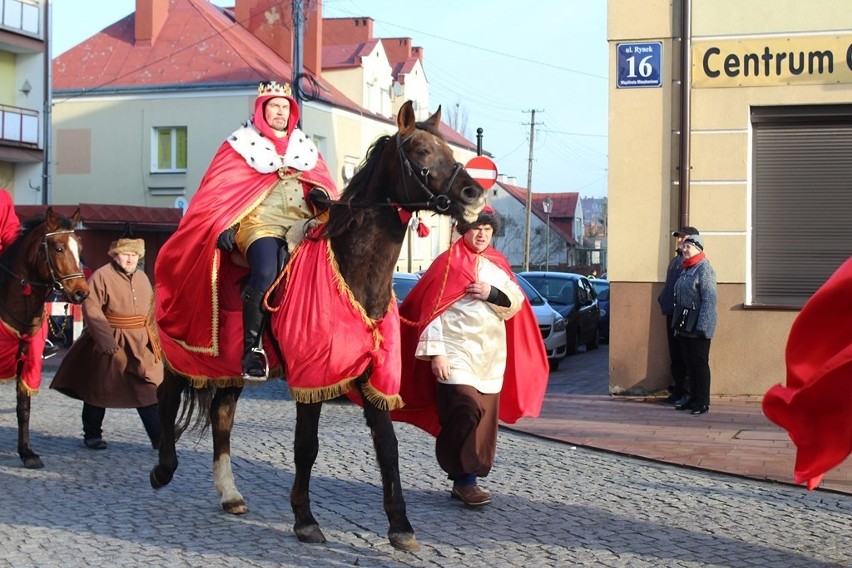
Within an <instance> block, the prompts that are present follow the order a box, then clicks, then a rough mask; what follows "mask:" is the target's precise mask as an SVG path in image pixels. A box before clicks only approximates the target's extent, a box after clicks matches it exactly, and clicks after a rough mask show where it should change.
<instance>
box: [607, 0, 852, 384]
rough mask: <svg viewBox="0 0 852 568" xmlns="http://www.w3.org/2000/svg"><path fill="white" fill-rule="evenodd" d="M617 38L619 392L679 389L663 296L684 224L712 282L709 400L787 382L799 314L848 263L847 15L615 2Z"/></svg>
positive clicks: (851, 78)
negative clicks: (697, 237) (697, 240)
mask: <svg viewBox="0 0 852 568" xmlns="http://www.w3.org/2000/svg"><path fill="white" fill-rule="evenodd" d="M608 41H609V43H610V55H611V58H610V77H611V86H610V91H609V93H610V117H611V121H610V129H609V157H610V169H609V211H608V212H609V219H608V221H609V222H608V236H609V247H608V250H609V259H608V261H609V279H610V280H611V281H612V289H613V292H612V298H613V300H612V301H613V302H614V303H615V304H617V305H616V306H615V307H614V311H615V312H616V313H618V314H620V316H619V318H618V319H617V320H613V321H612V323H611V326H612V327H611V347H610V390H611V391H612V392H615V393H624V392H647V391H655V390H658V389H662V388H664V387H666V386H667V385H668V384H669V382H670V376H669V370H668V365H669V361H668V354H667V351H666V338H665V330H664V325H665V320H664V318H663V317H662V316H661V315H660V310H659V307H658V305H657V301H656V298H657V295H658V294H659V292H660V290H661V288H662V285H663V281H664V280H665V273H666V266H667V264H668V262H669V259H670V258H671V257H672V254H673V246H674V239H673V238H672V237H671V232H672V230H675V229H677V228H678V227H680V226H683V225H691V226H695V227H697V228H698V229H699V230H700V231H701V234H702V236H703V237H704V240H705V243H706V248H705V252H706V254H707V257H708V258H709V259H710V262H711V263H712V265H713V266H714V268H715V270H716V274H717V278H718V317H719V320H718V326H717V329H716V334H715V336H714V338H713V342H712V349H711V352H710V365H711V370H712V376H713V380H712V392H713V394H731V395H735V394H762V393H764V392H765V391H766V389H767V388H769V387H770V386H771V385H773V384H776V383H783V382H784V380H785V363H784V350H785V345H786V340H787V336H788V333H789V331H790V326H791V324H792V322H793V320H794V318H795V317H796V315H797V313H798V310H799V309H800V308H801V307H802V305H803V304H804V303H805V302H806V301H807V300H808V298H809V297H810V296H811V295H812V294H813V292H814V291H815V290H816V289H817V288H818V287H819V286H820V285H821V284H822V283H823V282H825V280H827V279H828V277H829V276H830V275H831V274H832V272H833V271H834V270H835V269H836V268H837V267H838V266H839V265H840V264H841V263H842V262H843V261H844V260H845V259H846V258H848V257H849V256H850V255H852V229H850V223H849V222H848V220H849V219H852V181H850V180H852V175H851V174H852V160H850V159H849V156H850V155H852V104H850V103H852V10H849V5H848V2H846V1H844V0H815V1H814V2H809V3H802V2H797V1H795V0H750V1H749V2H739V1H734V0H679V1H675V2H669V1H663V0H649V1H648V2H642V3H635V2H628V1H626V0H610V1H609V5H608ZM828 323H829V322H827V324H828Z"/></svg>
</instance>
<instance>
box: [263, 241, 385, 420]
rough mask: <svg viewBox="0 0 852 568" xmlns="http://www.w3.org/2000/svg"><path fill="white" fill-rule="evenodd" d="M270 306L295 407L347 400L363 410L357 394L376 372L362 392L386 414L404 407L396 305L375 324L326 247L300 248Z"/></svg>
mask: <svg viewBox="0 0 852 568" xmlns="http://www.w3.org/2000/svg"><path fill="white" fill-rule="evenodd" d="M319 230H321V227H318V228H317V230H316V231H315V232H314V233H313V234H314V235H316V234H318V232H319ZM268 303H269V304H270V306H269V307H270V309H271V310H272V311H273V313H272V318H271V324H272V334H273V335H274V336H275V338H276V339H277V340H278V343H279V345H280V346H281V353H282V354H283V356H284V360H285V375H286V377H287V384H288V385H289V387H290V393H291V394H292V396H293V398H294V399H295V400H297V401H300V402H319V401H324V400H330V399H332V398H335V397H337V396H340V395H341V394H347V395H349V396H350V398H351V399H352V400H353V401H355V402H360V397H358V396H355V393H354V392H352V386H353V383H354V381H355V380H356V379H357V378H358V377H359V376H360V375H361V374H362V373H363V372H364V371H365V370H366V369H367V367H368V366H370V365H371V366H372V373H371V375H370V378H369V380H368V382H367V384H366V388H365V389H364V390H365V392H366V394H367V397H368V399H369V400H370V401H371V402H373V403H374V404H376V406H378V407H379V408H383V409H388V410H392V409H396V408H400V407H401V406H402V399H401V398H400V396H399V384H400V351H399V350H400V343H399V311H398V309H397V305H396V301H395V300H394V298H393V297H391V301H390V304H389V305H388V311H387V314H386V315H385V317H383V318H382V319H380V320H372V319H370V318H369V317H368V316H367V314H366V313H365V311H364V308H363V307H362V306H361V305H360V304H359V303H358V301H357V300H356V299H355V298H354V296H353V295H352V292H351V290H350V289H349V287H348V286H347V285H346V282H345V281H344V280H343V277H342V276H341V275H340V270H339V268H338V266H337V261H336V260H335V259H334V253H333V252H332V249H331V245H330V243H329V241H328V240H327V239H312V238H306V239H305V240H304V241H302V243H301V244H300V245H299V247H298V248H297V249H296V250H295V251H294V252H293V257H292V258H291V259H290V263H289V264H288V266H287V269H286V272H285V279H284V285H282V286H280V287H279V291H278V293H277V294H276V296H275V298H272V299H270V300H269V301H268Z"/></svg>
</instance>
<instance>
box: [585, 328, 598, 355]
mask: <svg viewBox="0 0 852 568" xmlns="http://www.w3.org/2000/svg"><path fill="white" fill-rule="evenodd" d="M600 346H601V342H600V337H599V336H598V331H597V330H595V333H593V334H592V340H591V341H589V342H588V343H586V351H591V350H593V349H597V348H598V347H600Z"/></svg>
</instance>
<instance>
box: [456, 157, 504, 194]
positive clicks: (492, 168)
mask: <svg viewBox="0 0 852 568" xmlns="http://www.w3.org/2000/svg"><path fill="white" fill-rule="evenodd" d="M464 169H465V171H467V173H468V174H469V175H470V177H472V178H473V179H474V181H476V183H478V184H479V185H481V186H482V189H490V188H491V186H492V185H494V182H495V181H497V166H496V165H495V164H494V162H492V161H491V159H490V158H486V157H485V156H476V157H475V158H471V159H470V161H469V162H468V163H467V164H465V166H464Z"/></svg>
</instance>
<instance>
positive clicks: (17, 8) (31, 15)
mask: <svg viewBox="0 0 852 568" xmlns="http://www.w3.org/2000/svg"><path fill="white" fill-rule="evenodd" d="M42 18H43V13H42V10H41V7H40V6H39V4H38V2H36V1H35V0H0V50H2V51H11V52H12V53H30V54H31V53H42V52H43V51H44V40H45V37H44V33H43V31H44V30H43V25H44V24H43V19H42Z"/></svg>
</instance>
